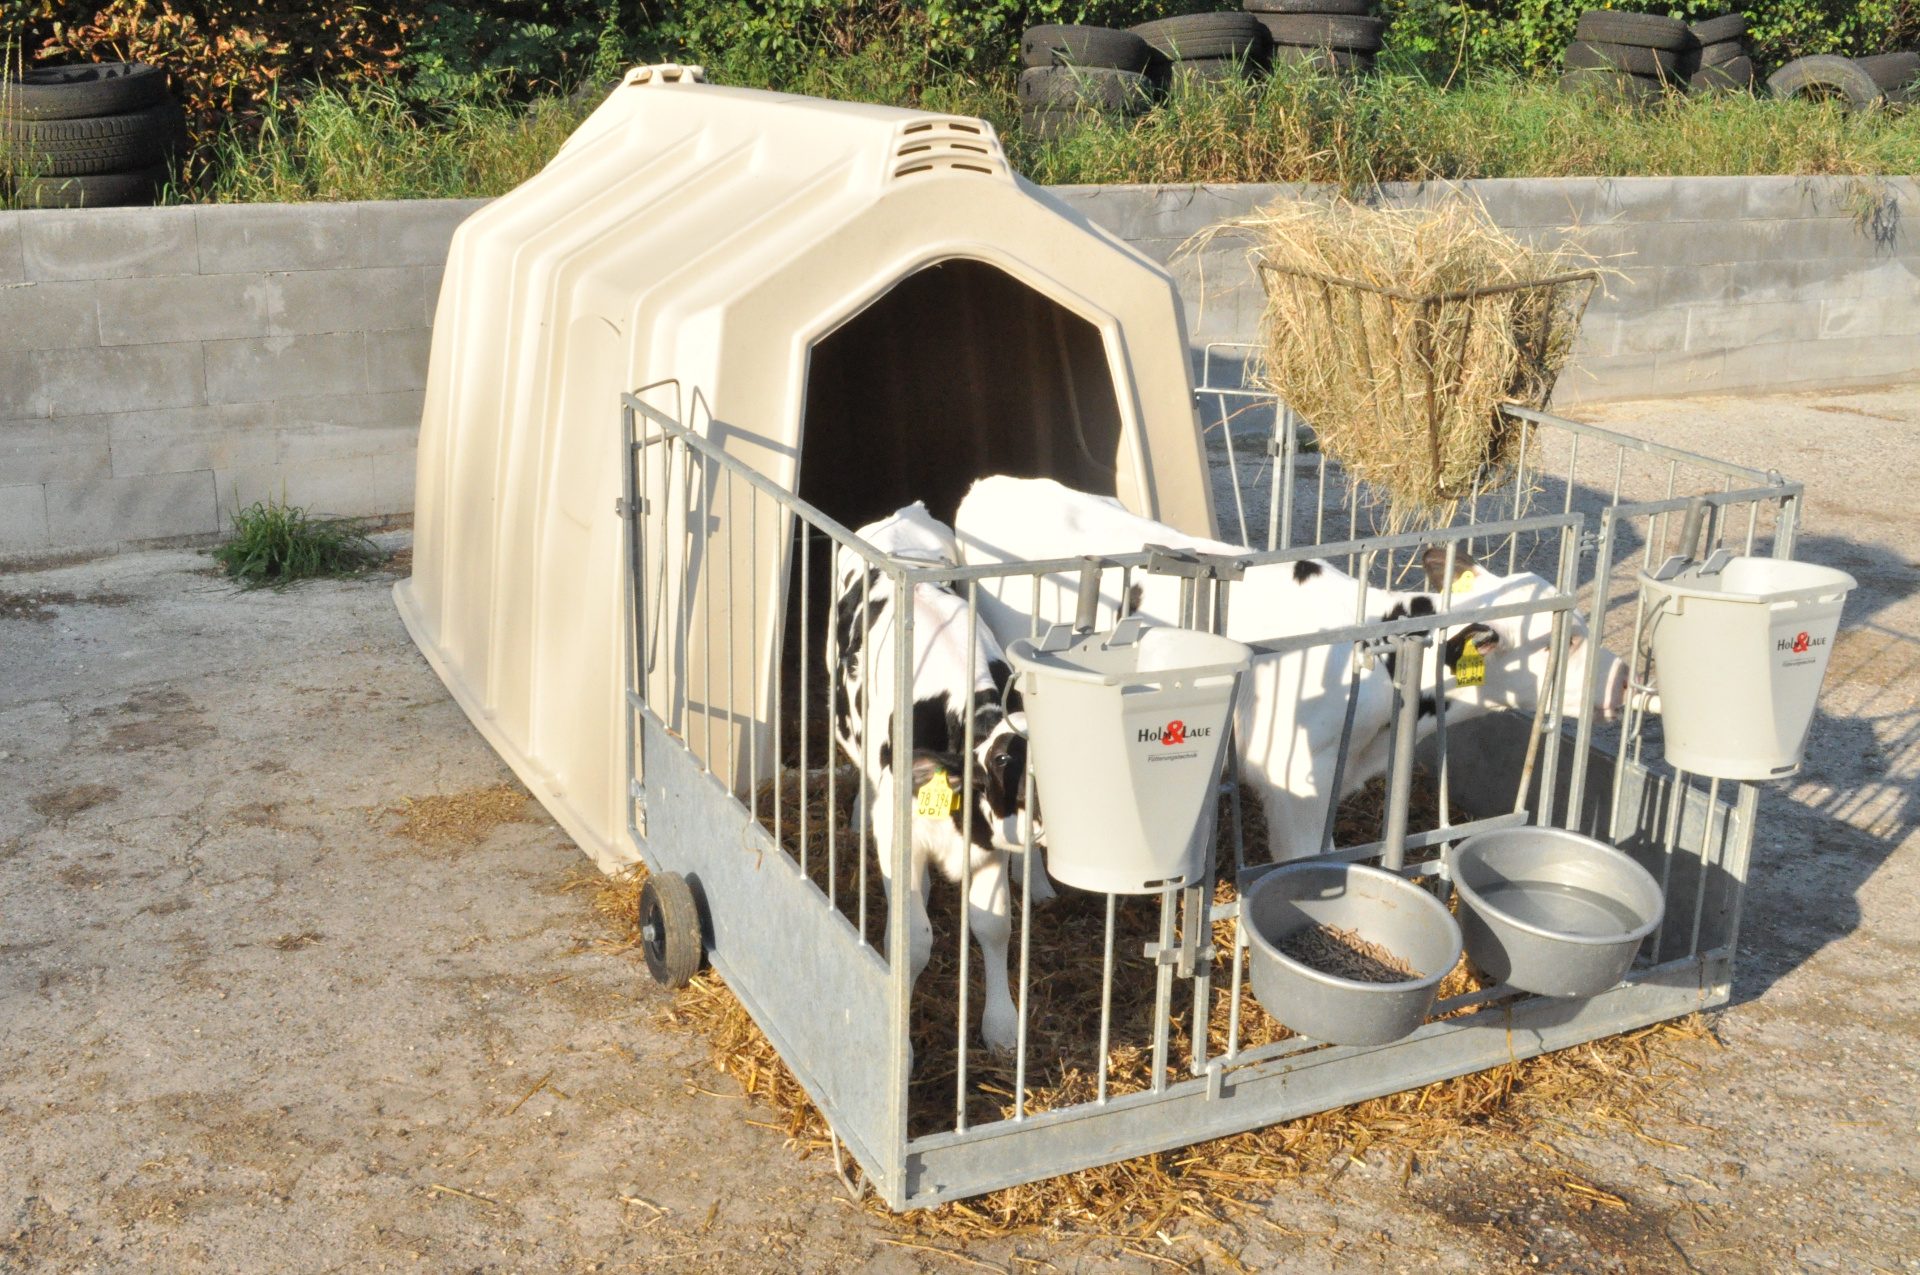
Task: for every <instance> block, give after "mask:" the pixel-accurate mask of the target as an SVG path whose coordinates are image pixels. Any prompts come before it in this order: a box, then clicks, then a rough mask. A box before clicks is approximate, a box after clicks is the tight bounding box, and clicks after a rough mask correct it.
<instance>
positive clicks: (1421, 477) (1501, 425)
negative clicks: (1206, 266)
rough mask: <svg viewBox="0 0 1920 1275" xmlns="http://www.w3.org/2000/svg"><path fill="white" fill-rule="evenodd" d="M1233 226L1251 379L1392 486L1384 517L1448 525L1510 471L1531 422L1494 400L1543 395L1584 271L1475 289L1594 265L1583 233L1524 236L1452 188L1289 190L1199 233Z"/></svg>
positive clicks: (1330, 449) (1374, 480) (1334, 449)
mask: <svg viewBox="0 0 1920 1275" xmlns="http://www.w3.org/2000/svg"><path fill="white" fill-rule="evenodd" d="M1227 233H1238V234H1240V235H1244V236H1246V237H1248V238H1250V239H1251V240H1252V241H1253V244H1254V249H1253V252H1252V260H1254V261H1255V262H1256V263H1257V264H1258V267H1259V271H1260V275H1261V279H1262V282H1263V283H1264V285H1265V287H1266V292H1267V307H1266V313H1265V315H1264V317H1263V320H1262V329H1261V333H1262V336H1261V340H1262V346H1263V350H1262V359H1261V366H1260V369H1259V379H1260V383H1261V384H1262V385H1263V386H1264V387H1265V388H1267V389H1270V390H1272V391H1273V392H1274V393H1276V394H1277V395H1278V396H1279V397H1280V398H1281V399H1282V401H1284V402H1286V403H1287V404H1289V405H1290V406H1291V407H1292V408H1293V409H1294V411H1296V412H1298V413H1300V414H1301V415H1302V416H1303V417H1305V419H1306V420H1307V422H1308V423H1309V424H1310V425H1311V426H1312V427H1313V430H1314V433H1315V435H1316V436H1317V438H1318V439H1319V446H1320V449H1321V450H1322V451H1324V452H1325V453H1327V454H1328V455H1330V456H1333V457H1334V458H1336V459H1337V460H1339V461H1340V462H1341V463H1342V464H1343V465H1344V466H1345V467H1346V468H1347V470H1348V472H1349V473H1350V474H1351V475H1352V476H1354V477H1355V478H1358V479H1360V480H1362V481H1364V482H1366V483H1368V484H1369V485H1371V486H1372V487H1373V488H1375V489H1376V491H1378V492H1380V493H1382V494H1384V495H1385V496H1386V497H1387V499H1388V501H1389V504H1390V511H1391V512H1390V522H1391V524H1392V525H1393V526H1395V527H1404V526H1407V525H1410V524H1414V523H1426V524H1428V525H1443V524H1444V523H1445V522H1446V521H1447V520H1448V519H1449V518H1450V517H1451V514H1452V506H1453V504H1454V502H1456V501H1459V500H1462V499H1465V498H1467V497H1468V496H1469V495H1470V494H1471V493H1472V491H1473V490H1474V487H1475V485H1476V483H1477V484H1479V485H1480V486H1481V487H1482V488H1491V487H1493V486H1497V485H1498V483H1499V482H1500V481H1501V479H1502V478H1503V477H1504V476H1505V475H1506V474H1507V473H1508V472H1510V471H1511V470H1512V468H1513V466H1514V464H1515V461H1516V459H1517V457H1518V454H1519V450H1520V439H1521V432H1522V429H1523V428H1524V427H1523V426H1521V425H1520V424H1519V423H1518V422H1515V421H1512V420H1510V419H1507V418H1505V417H1503V416H1501V415H1500V413H1499V412H1498V410H1497V406H1498V405H1499V404H1500V403H1503V402H1514V403H1518V404H1520V405H1522V406H1525V407H1535V408H1538V407H1544V406H1545V405H1546V400H1547V396H1548V395H1549V394H1550V393H1551V392H1552V389H1553V383H1554V380H1555V378H1556V377H1557V376H1558V375H1559V372H1560V369H1561V367H1562V365H1563V364H1564V363H1565V362H1566V359H1567V355H1568V354H1569V353H1570V352H1571V350H1572V348H1573V341H1574V337H1575V336H1576V335H1577V332H1578V329H1579V325H1580V317H1581V315H1582V313H1583V312H1584V311H1585V308H1586V301H1587V296H1588V294H1589V292H1590V291H1591V289H1592V286H1593V285H1592V284H1591V283H1590V282H1565V283H1561V284H1559V285H1557V286H1550V287H1528V288H1521V289H1518V290H1509V291H1498V292H1474V290H1480V289H1490V288H1491V289H1497V288H1502V287H1505V286H1506V285H1512V284H1522V283H1527V282H1529V281H1534V280H1548V279H1554V278H1560V277H1564V276H1566V275H1569V274H1572V273H1575V272H1578V271H1586V270H1591V269H1592V267H1593V259H1592V258H1591V257H1590V256H1588V255H1587V254H1586V253H1585V252H1583V251H1581V250H1580V249H1579V247H1578V246H1577V245H1576V244H1574V243H1572V242H1571V241H1562V242H1561V243H1559V244H1558V245H1557V246H1554V247H1551V248H1534V247H1531V246H1529V245H1527V244H1524V243H1521V242H1520V241H1519V240H1517V239H1515V238H1514V237H1513V236H1511V235H1509V234H1507V233H1506V232H1505V231H1503V230H1501V229H1500V228H1499V227H1497V226H1495V225H1494V224H1493V222H1492V221H1491V220H1490V219H1489V218H1488V217H1487V215H1486V212H1485V210H1484V209H1483V208H1481V207H1479V206H1478V205H1477V204H1472V203H1467V202H1464V201H1462V200H1459V199H1448V200H1442V201H1440V202H1438V203H1435V204H1433V205H1430V206H1426V207H1416V208H1372V207H1367V206H1365V205H1361V204H1356V203H1353V202H1351V201H1349V200H1346V199H1340V198H1332V199H1326V200H1292V199H1283V200H1279V201H1277V202H1275V203H1273V204H1270V205H1268V206H1267V207H1265V208H1263V209H1261V210H1260V211H1259V212H1256V213H1253V214H1251V215H1250V216H1246V217H1242V218H1238V219H1236V220H1233V221H1229V222H1225V223H1223V224H1221V225H1218V226H1214V227H1212V228H1210V229H1209V230H1208V231H1206V232H1205V233H1204V234H1203V235H1202V236H1201V237H1200V238H1199V239H1198V240H1197V241H1196V246H1197V247H1204V246H1205V245H1206V244H1207V243H1208V242H1210V241H1211V240H1212V239H1213V238H1214V237H1217V236H1219V235H1222V234H1227ZM1470 292H1474V294H1473V295H1465V296H1462V295H1460V294H1462V293H1470Z"/></svg>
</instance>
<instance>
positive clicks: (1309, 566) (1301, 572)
mask: <svg viewBox="0 0 1920 1275" xmlns="http://www.w3.org/2000/svg"><path fill="white" fill-rule="evenodd" d="M1319 574H1320V564H1319V563H1317V562H1315V561H1314V560H1313V559H1312V558H1302V559H1300V561H1298V562H1296V563H1294V564H1293V582H1294V583H1295V584H1305V583H1306V582H1307V581H1309V580H1311V579H1313V578H1314V577H1315V576H1317V575H1319ZM1136 587H1137V586H1136Z"/></svg>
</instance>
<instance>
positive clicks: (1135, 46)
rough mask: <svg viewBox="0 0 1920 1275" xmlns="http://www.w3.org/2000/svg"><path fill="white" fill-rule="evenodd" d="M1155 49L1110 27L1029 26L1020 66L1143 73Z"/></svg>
mask: <svg viewBox="0 0 1920 1275" xmlns="http://www.w3.org/2000/svg"><path fill="white" fill-rule="evenodd" d="M1152 56H1153V50H1152V49H1149V48H1148V47H1147V42H1146V41H1145V40H1142V39H1141V38H1140V37H1139V36H1137V35H1135V34H1134V33H1133V32H1131V31H1115V30H1113V29H1112V28H1110V27H1069V26H1043V27H1028V28H1027V32H1026V34H1025V35H1023V36H1021V37H1020V65H1022V66H1027V67H1040V66H1092V67H1105V68H1107V69H1108V70H1111V71H1144V70H1146V69H1147V61H1148V59H1149V58H1151V57H1152Z"/></svg>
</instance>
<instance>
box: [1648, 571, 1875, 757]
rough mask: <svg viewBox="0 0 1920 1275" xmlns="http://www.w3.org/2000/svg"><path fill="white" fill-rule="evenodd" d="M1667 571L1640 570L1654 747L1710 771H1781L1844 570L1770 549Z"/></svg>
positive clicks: (1798, 732) (1811, 689) (1835, 623)
mask: <svg viewBox="0 0 1920 1275" xmlns="http://www.w3.org/2000/svg"><path fill="white" fill-rule="evenodd" d="M1716 565H1718V564H1717V562H1716V561H1715V560H1711V559H1710V560H1709V561H1708V562H1707V563H1706V564H1704V566H1702V567H1700V568H1695V569H1692V570H1688V571H1682V572H1681V573H1680V574H1678V575H1676V576H1674V577H1672V578H1671V579H1667V580H1659V579H1655V578H1654V577H1653V576H1652V575H1649V574H1646V573H1645V572H1643V573H1641V576H1640V583H1641V585H1642V587H1643V588H1645V589H1646V591H1647V595H1648V596H1647V600H1648V611H1649V614H1650V615H1651V617H1652V620H1651V626H1652V631H1653V659H1654V666H1655V671H1656V677H1657V680H1658V683H1659V689H1660V714H1661V719H1662V727H1663V730H1664V731H1665V735H1666V758H1667V761H1668V762H1669V763H1671V764H1672V765H1673V766H1675V767H1676V768H1678V769H1680V770H1684V771H1686V772H1688V773H1689V774H1694V775H1707V776H1710V777H1713V778H1717V779H1775V778H1778V777H1780V776H1782V775H1790V774H1792V773H1793V772H1794V771H1795V770H1797V769H1798V768H1799V766H1800V760H1801V758H1802V757H1803V756H1804V755H1805V753H1806V748H1807V728H1808V727H1809V726H1810V725H1811V724H1812V722H1813V709H1814V704H1815V702H1816V701H1818V699H1819V698H1820V683H1821V681H1822V679H1823V678H1825V676H1826V672H1827V659H1828V657H1829V656H1831V655H1832V653H1833V639H1834V635H1835V634H1836V633H1837V632H1839V629H1840V608H1841V606H1842V605H1843V604H1844V603H1845V602H1846V600H1847V593H1848V592H1849V591H1850V590H1851V589H1852V588H1853V587H1854V580H1853V577H1852V576H1850V575H1848V574H1847V573H1846V572H1844V571H1835V570H1834V569H1833V568H1831V567H1822V566H1816V565H1814V564H1813V563H1810V562H1792V561H1788V560H1786V559H1782V558H1730V559H1724V565H1720V566H1719V569H1718V570H1715V569H1714V568H1715V567H1716Z"/></svg>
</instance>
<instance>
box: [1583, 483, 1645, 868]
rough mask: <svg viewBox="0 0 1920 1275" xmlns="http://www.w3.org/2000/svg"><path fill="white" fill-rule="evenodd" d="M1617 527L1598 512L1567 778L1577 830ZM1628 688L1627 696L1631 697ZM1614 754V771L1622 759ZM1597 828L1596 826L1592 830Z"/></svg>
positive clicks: (1611, 513)
mask: <svg viewBox="0 0 1920 1275" xmlns="http://www.w3.org/2000/svg"><path fill="white" fill-rule="evenodd" d="M1618 528H1619V523H1618V521H1617V520H1616V519H1615V517H1614V511H1613V510H1612V509H1611V508H1607V509H1603V510H1601V511H1600V543H1599V545H1598V546H1597V547H1596V548H1595V550H1594V559H1593V605H1592V607H1591V608H1589V609H1590V610H1591V612H1592V614H1593V620H1592V622H1591V623H1590V624H1588V626H1587V665H1586V676H1585V677H1583V678H1581V679H1580V718H1579V724H1578V725H1577V726H1576V727H1575V733H1574V739H1573V774H1572V775H1571V776H1569V777H1568V779H1567V827H1569V828H1572V829H1573V830H1574V831H1576V832H1580V831H1584V829H1582V828H1581V826H1580V822H1581V821H1580V804H1581V802H1583V801H1585V800H1586V796H1587V764H1588V759H1589V758H1590V757H1591V756H1592V755H1593V692H1594V688H1595V685H1596V684H1597V683H1598V681H1599V677H1600V654H1601V651H1602V645H1601V639H1602V638H1603V637H1604V636H1605V634H1606V631H1607V603H1608V595H1609V594H1610V593H1611V592H1612V590H1611V588H1610V585H1611V582H1612V577H1613V537H1614V535H1615V533H1616V531H1617V530H1618ZM1631 694H1632V692H1631V691H1629V692H1628V695H1629V696H1631ZM1625 760H1626V759H1625V757H1616V758H1615V759H1614V766H1615V768H1616V770H1617V769H1618V768H1619V767H1620V766H1621V765H1622V764H1623V763H1624V762H1625ZM1594 831H1598V829H1597V828H1596V829H1594Z"/></svg>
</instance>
